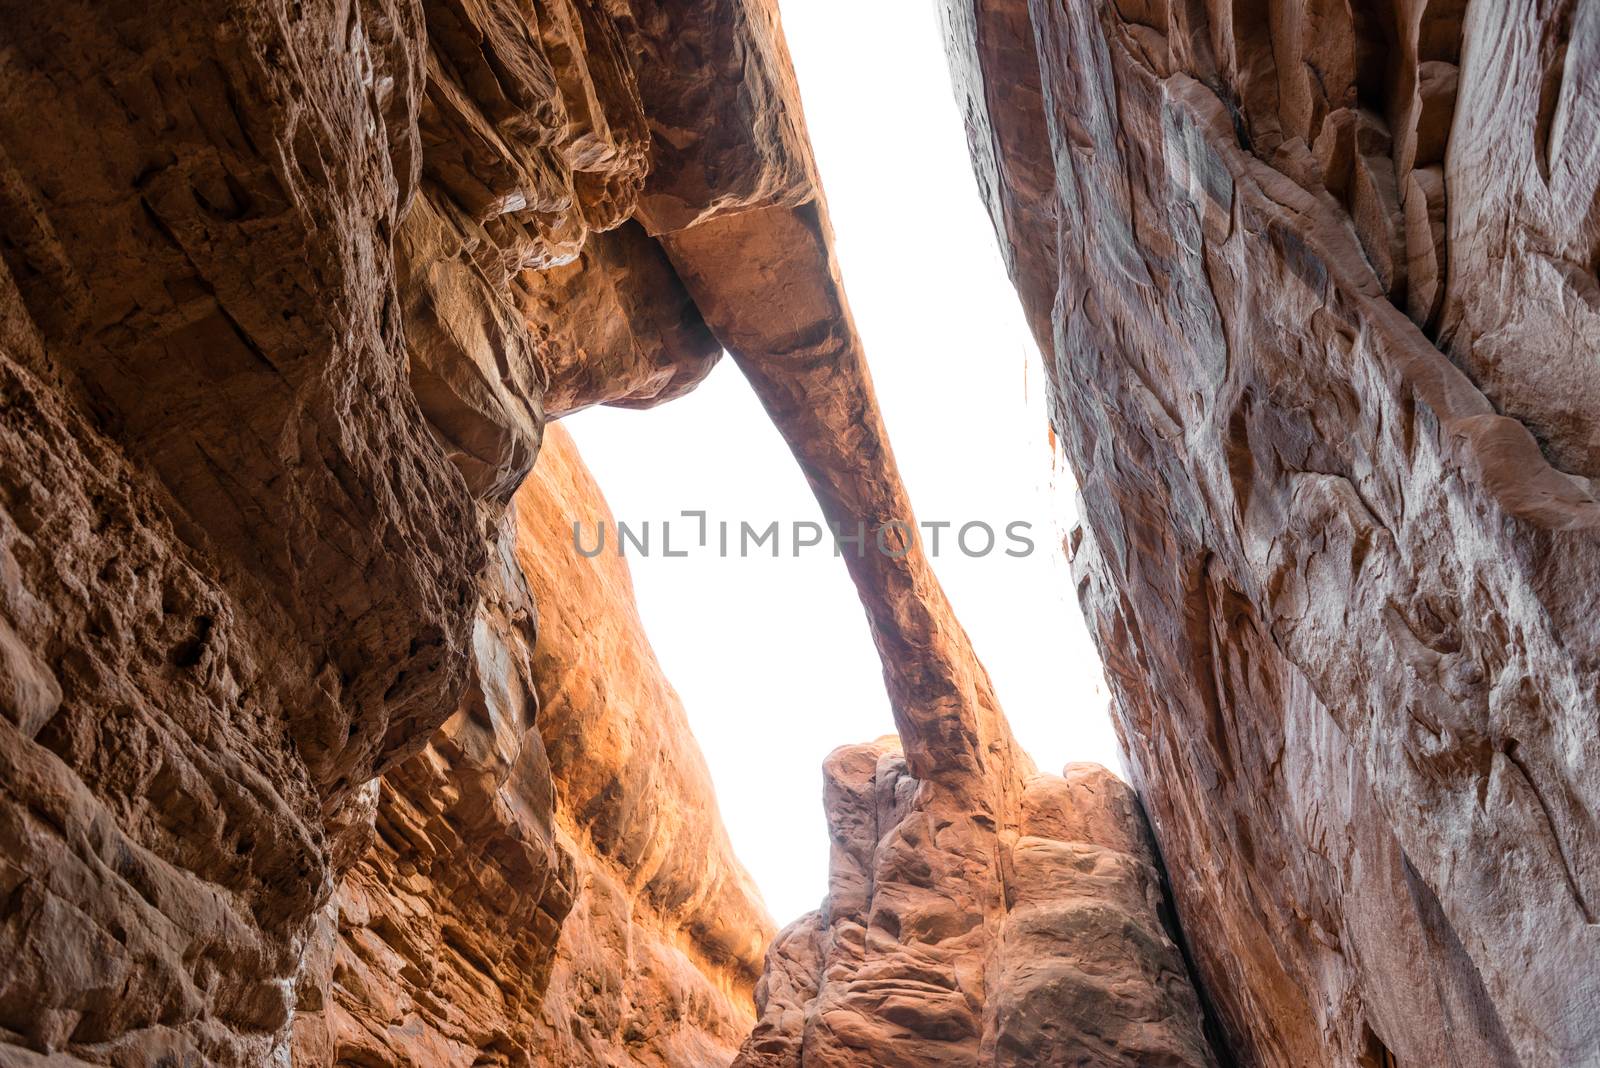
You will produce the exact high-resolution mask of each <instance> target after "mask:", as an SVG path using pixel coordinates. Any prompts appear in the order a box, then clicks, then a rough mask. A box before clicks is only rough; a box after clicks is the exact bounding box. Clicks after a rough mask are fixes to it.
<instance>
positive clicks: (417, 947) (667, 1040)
mask: <svg viewBox="0 0 1600 1068" xmlns="http://www.w3.org/2000/svg"><path fill="white" fill-rule="evenodd" d="M510 522H512V523H513V524H514V527H515V531H514V535H515V536H514V538H512V539H508V540H507V544H511V545H514V551H513V552H512V553H511V555H510V557H509V558H507V559H505V560H504V561H502V562H501V566H500V567H499V568H497V569H491V571H490V573H489V575H488V576H487V577H486V579H485V584H486V587H487V588H486V595H485V597H484V599H483V608H482V609H480V615H479V620H478V625H477V628H476V631H475V646H476V649H475V651H476V660H475V666H476V673H475V679H476V685H475V686H474V687H473V688H472V689H471V690H469V697H468V700H467V702H466V703H465V705H464V706H463V708H462V710H461V711H460V712H458V713H457V714H456V715H455V716H453V717H452V718H451V719H450V721H449V722H448V723H446V725H445V727H444V729H443V730H442V731H440V732H439V734H437V735H436V736H435V737H434V738H433V740H432V742H430V744H429V745H428V747H427V748H426V749H425V750H423V752H422V753H421V754H420V755H418V756H416V757H413V758H411V759H410V760H409V761H407V762H406V763H404V764H402V765H401V766H400V767H398V768H396V769H395V770H393V771H391V772H389V773H388V774H387V775H386V776H384V778H383V779H382V780H381V784H380V786H379V789H378V791H377V795H376V836H375V841H374V842H373V844H372V845H371V846H370V847H369V848H368V849H367V850H366V851H365V853H364V854H363V855H362V857H361V859H360V860H359V861H358V862H357V863H356V864H355V866H354V867H353V869H352V870H351V871H350V873H349V874H348V875H347V876H346V877H345V879H344V881H343V882H342V883H341V884H340V886H339V889H338V892H337V894H336V895H335V897H334V900H333V901H332V902H331V903H330V905H329V909H328V916H327V922H328V923H329V924H331V925H333V926H334V927H335V928H336V931H337V939H336V941H333V942H330V943H329V946H330V949H331V953H330V954H329V955H328V958H327V960H326V962H325V963H324V964H323V966H322V971H321V973H320V974H318V973H315V972H313V974H312V975H311V977H310V981H309V982H304V981H303V984H302V986H303V989H304V990H306V991H308V992H309V993H310V996H311V997H312V998H313V999H316V1001H315V1003H313V1004H303V1005H302V1009H303V1010H305V1011H302V1013H301V1014H300V1016H299V1018H298V1020H297V1023H296V1047H295V1063H296V1064H297V1065H315V1064H328V1065H336V1064H361V1065H406V1064H413V1063H416V1064H427V1065H429V1066H438V1068H449V1066H453V1065H461V1066H466V1068H470V1066H473V1065H493V1064H500V1065H529V1064H548V1065H583V1064H596V1065H601V1064H603V1065H608V1066H617V1068H622V1066H632V1065H640V1066H645V1065H649V1066H656V1065H660V1066H681V1068H700V1066H704V1065H710V1064H719V1063H720V1064H726V1063H727V1062H728V1061H729V1060H731V1059H732V1056H733V1051H734V1049H735V1048H736V1047H737V1045H738V1043H739V1042H740V1041H741V1040H742V1039H743V1037H744V1036H745V1034H747V1033H748V1032H749V1030H750V1027H751V1025H752V1023H753V1020H754V1017H753V1016H752V1014H751V1004H752V1002H751V996H752V990H753V987H754V985H755V982H756V978H757V976H758V974H759V971H760V962H761V953H762V950H763V948H764V947H765V945H766V942H767V941H768V939H769V938H770V937H771V933H772V928H771V923H770V921H769V920H768V919H767V917H766V913H765V911H764V909H763V907H762V905H761V902H760V897H759V896H758V895H757V894H756V892H755V890H754V888H753V887H752V885H751V883H750V881H749V878H748V876H746V875H745V873H744V871H743V869H742V868H741V867H740V866H739V865H738V863H737V861H735V860H734V859H733V856H732V852H731V849H730V847H729V845H728V841H727V836H726V834H725V833H724V832H723V830H722V826H721V823H720V822H719V820H718V819H717V816H716V807H715V799H714V797H713V794H712V789H711V783H710V779H709V776H708V774H707V772H706V768H705V764H704V761H703V760H702V759H701V757H700V753H699V750H698V749H697V748H695V746H694V742H693V739H692V737H691V735H690V733H689V728H688V724H687V723H686V721H685V719H684V716H683V711H682V708H681V706H680V705H679V703H678V699H677V696H676V695H675V694H674V693H673V691H672V688H671V687H670V686H669V685H668V684H667V682H666V680H665V679H664V678H663V677H662V675H661V671H660V668H659V667H658V666H657V664H656V662H655V657H654V654H653V653H652V652H651V650H650V646H649V643H648V642H647V641H646V639H645V637H644V632H643V626H642V624H641V623H640V620H639V617H638V614H637V611H636V610H635V608H634V605H633V594H632V587H631V584H630V582H629V579H628V573H627V566H626V563H625V562H624V561H623V560H622V558H621V557H619V556H617V555H615V554H611V553H605V554H601V555H600V556H597V557H595V558H593V559H586V558H584V557H583V556H582V555H580V554H579V553H578V551H577V550H576V548H575V547H574V545H573V541H572V526H571V524H572V523H573V522H582V523H583V524H584V525H585V526H586V528H588V529H594V525H595V524H598V523H601V522H605V523H608V524H609V523H610V522H611V516H610V514H609V512H608V511H607V510H606V507H605V502H604V500H603V499H602V498H601V496H600V493H599V490H598V488H597V487H596V486H595V485H594V483H593V481H592V480H591V479H590V477H589V475H588V473H587V471H586V470H585V469H584V467H583V464H582V461H581V460H580V459H579V458H578V456H577V452H576V450H575V448H574V446H573V444H572V440H571V438H570V437H569V436H567V434H566V433H565V432H564V431H561V430H560V429H559V428H558V427H552V428H550V431H549V433H548V435H547V437H546V439H545V444H544V448H543V450H542V451H541V453H540V459H539V463H538V465H537V466H536V467H535V468H534V472H533V475H532V476H531V477H530V478H529V479H528V481H527V482H526V483H525V484H524V485H523V487H522V489H521V490H520V491H519V492H518V494H517V496H516V498H515V501H514V506H513V509H512V517H511V520H510ZM523 576H525V577H526V586H525V587H524V584H523V581H522V579H523ZM517 590H525V591H526V592H525V593H524V594H523V596H521V597H520V598H519V597H517V596H516V594H515V593H514V592H511V591H517ZM526 593H531V594H532V596H533V599H534V601H536V602H537V604H538V606H539V609H538V641H537V643H535V642H533V641H532V636H533V622H534V618H533V613H532V610H531V604H530V602H529V601H528V600H527V598H526ZM536 711H537V714H535V713H536ZM558 934H559V939H558V937H557V936H558ZM329 979H331V987H330V986H329V982H328V980H329Z"/></svg>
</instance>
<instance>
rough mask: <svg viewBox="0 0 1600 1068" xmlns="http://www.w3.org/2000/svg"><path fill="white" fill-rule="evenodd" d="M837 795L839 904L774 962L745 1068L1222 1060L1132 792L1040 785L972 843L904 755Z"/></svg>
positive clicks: (843, 783) (1095, 784)
mask: <svg viewBox="0 0 1600 1068" xmlns="http://www.w3.org/2000/svg"><path fill="white" fill-rule="evenodd" d="M824 778H825V782H826V787H825V795H824V796H825V802H824V804H825V807H826V810H827V816H828V828H829V831H830V835H831V837H832V839H833V853H832V858H831V862H830V871H829V882H828V896H827V900H826V901H825V902H824V904H823V907H822V909H821V911H819V912H815V913H812V914H810V915H807V916H805V917H803V918H802V919H800V920H798V921H796V922H795V923H794V924H792V925H791V926H790V927H788V928H787V929H786V930H785V931H784V932H783V933H782V934H781V935H779V936H778V940H777V942H775V943H774V945H773V948H772V950H771V951H770V952H769V954H768V957H767V972H766V975H765V976H764V977H763V978H762V981H761V986H760V987H759V988H758V990H757V999H758V1001H759V1003H760V1006H761V1011H762V1017H761V1023H760V1024H759V1025H758V1026H757V1028H756V1030H755V1032H754V1033H753V1034H752V1035H751V1037H750V1040H749V1041H748V1042H746V1043H745V1046H744V1049H743V1050H742V1051H741V1053H740V1056H739V1059H738V1060H737V1061H735V1062H734V1063H735V1065H737V1066H739V1068H802V1066H807V1068H812V1066H814V1068H823V1066H830V1065H839V1066H843V1065H859V1066H866V1065H873V1066H882V1068H933V1066H940V1065H950V1066H968V1065H970V1066H977V1065H985V1066H988V1065H1006V1066H1017V1068H1021V1066H1033V1065H1063V1066H1065V1065H1090V1064H1092V1065H1105V1066H1113V1065H1126V1066H1128V1068H1135V1066H1143V1065H1152V1064H1166V1065H1173V1066H1174V1068H1180V1066H1181V1068H1201V1066H1210V1065H1214V1064H1215V1063H1216V1062H1215V1060H1214V1059H1213V1056H1212V1054H1211V1051H1210V1049H1209V1048H1208V1046H1207V1044H1206V1039H1205V1036H1204V1033H1203V1030H1202V1025H1201V1013H1200V1006H1199V1004H1198V1001H1197V999H1196V996H1195V993H1194V988H1193V987H1192V986H1190V984H1189V978H1188V974H1187V972H1186V970H1185V965H1184V961H1183V958H1182V955H1181V954H1180V952H1179V951H1178V948H1177V947H1176V946H1175V945H1174V944H1173V942H1172V940H1171V939H1170V938H1169V937H1168V934H1167V931H1166V929H1165V927H1164V926H1163V919H1162V916H1163V911H1164V908H1165V902H1164V898H1163V894H1162V889H1161V880H1160V877H1159V875H1158V873H1157V870H1156V867H1155V863H1154V855H1153V853H1152V851H1151V847H1150V844H1149V840H1148V835H1147V831H1146V828H1145V824H1144V817H1143V815H1142V814H1141V813H1140V811H1139V804H1138V801H1137V799H1136V798H1135V797H1134V795H1133V791H1132V790H1131V789H1130V788H1129V787H1128V786H1127V785H1126V784H1124V783H1122V782H1121V781H1119V780H1118V779H1116V778H1115V777H1114V776H1112V775H1111V774H1110V773H1108V772H1106V771H1105V770H1104V769H1102V768H1099V767H1094V766H1091V765H1073V766H1071V767H1068V768H1067V769H1066V772H1065V777H1062V776H1056V775H1031V776H1029V777H1028V779H1027V780H1026V782H1025V783H1024V787H1023V793H1022V800H1021V806H1020V810H1019V812H1018V819H1017V822H1016V823H1014V824H1010V825H1001V826H993V825H991V826H984V825H983V824H982V823H977V824H967V825H964V826H963V825H958V824H957V825H953V824H951V823H950V822H948V821H946V820H944V819H940V818H938V816H937V814H936V811H937V810H936V809H935V808H934V805H935V804H937V801H938V796H937V794H936V793H935V792H933V791H931V790H928V789H926V788H925V784H923V783H920V782H918V781H917V780H916V779H914V778H912V777H911V775H910V773H909V769H908V767H907V763H906V759H905V757H904V755H903V754H902V753H901V751H900V746H899V744H898V742H897V741H895V740H893V739H890V740H887V741H883V742H878V743H875V744H872V745H862V746H849V747H846V748H843V749H839V750H836V751H835V752H834V753H833V754H832V755H831V756H830V757H829V758H828V761H827V764H826V765H825V767H824ZM985 839H987V840H985ZM935 842H938V843H939V844H938V845H937V846H935V845H934V843H935ZM945 850H949V851H952V852H957V853H960V854H962V855H964V856H965V857H966V859H967V863H966V865H965V866H964V867H962V868H960V869H957V870H948V869H947V870H930V868H929V865H928V864H927V863H926V862H925V861H924V860H923V856H924V854H927V853H935V854H937V853H939V852H942V851H945ZM996 855H998V857H999V859H1000V866H999V867H995V866H993V865H992V863H991V859H990V858H991V857H992V856H996Z"/></svg>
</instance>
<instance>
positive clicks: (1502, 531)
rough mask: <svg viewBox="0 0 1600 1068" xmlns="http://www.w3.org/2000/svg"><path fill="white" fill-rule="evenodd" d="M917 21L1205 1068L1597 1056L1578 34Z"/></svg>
mask: <svg viewBox="0 0 1600 1068" xmlns="http://www.w3.org/2000/svg"><path fill="white" fill-rule="evenodd" d="M942 6H943V10H944V17H945V29H946V37H947V43H948V50H949V55H950V59H951V67H952V71H953V74H954V78H955V83H956V90H957V99H958V102H959V103H960V104H961V106H962V108H963V111H964V114H965V118H966V122H967V126H968V132H969V135H970V140H971V145H972V150H973V158H974V163H975V169H976V172H977V175H978V179H979V184H980V186H981V188H982V190H983V193H984V196H985V198H986V200H987V202H988V205H989V208H990V212H991V216H992V218H993V219H994V222H995V226H996V230H997V233H998V235H999V237H1000V242H1001V246H1002V249H1003V250H1004V252H1005V254H1006V259H1007V263H1008V266H1009V267H1010V269H1011V271H1012V273H1013V277H1014V278H1015V280H1016V282H1017V288H1018V291H1019V293H1020V295H1021V297H1022V300H1023V304H1024V308H1025V310H1026V312H1027V314H1028V318H1029V321H1030V323H1031V324H1032V325H1033V328H1034V331H1035V333H1036V335H1037V336H1038V339H1039V341H1040V344H1041V347H1042V348H1043V349H1044V351H1045V353H1046V364H1047V368H1048V371H1049V375H1050V379H1051V383H1052V411H1051V417H1052V422H1053V424H1054V427H1055V429H1056V432H1057V434H1058V435H1059V437H1060V440H1061V442H1062V443H1063V447H1064V449H1065V451H1066V453H1067V456H1068V458H1069V460H1070V461H1071V464H1072V467H1073V469H1074V471H1075V472H1076V475H1077V478H1078V481H1079V484H1080V488H1081V502H1082V520H1083V522H1082V526H1081V528H1080V529H1079V531H1078V532H1076V533H1075V534H1074V536H1073V539H1072V551H1073V554H1074V567H1075V571H1076V574H1077V577H1078V582H1079V587H1078V592H1079V596H1080V599H1081V600H1082V603H1083V606H1084V610H1085V613H1086V615H1087V616H1088V619H1089V621H1090V624H1091V629H1092V630H1093V631H1094V632H1095V633H1096V634H1097V636H1098V640H1099V644H1100V648H1101V651H1102V654H1103V656H1104V658H1105V661H1106V666H1107V671H1108V677H1109V680H1110V682H1111V685H1112V688H1113V690H1114V693H1115V701H1114V712H1115V716H1116V719H1117V722H1118V727H1119V730H1120V733H1121V737H1122V740H1123V744H1124V747H1125V749H1126V752H1127V755H1128V759H1129V763H1130V767H1131V769H1132V772H1133V774H1134V778H1135V785H1136V786H1137V788H1138V790H1139V792H1140V795H1141V796H1142V797H1143V799H1144V800H1145V803H1146V806H1147V809H1148V811H1149V815H1150V818H1151V821H1152V824H1153V827H1154V830H1155V833H1156V837H1157V839H1158V840H1159V842H1160V846H1161V851H1162V853H1163V855H1164V857H1165V860H1166V863H1167V867H1168V870H1169V872H1170V874H1171V880H1172V884H1173V889H1174V893H1175V897H1176V902H1177V907H1178V912H1179V915H1180V917H1181V920H1182V923H1183V926H1184V929H1185V933H1186V935H1187V937H1188V942H1189V944H1190V945H1191V946H1192V947H1193V950H1194V954H1195V957H1196V961H1197V966H1198V971H1199V975H1200V978H1201V979H1202V981H1203V985H1204V987H1205V988H1206V990H1207V992H1208V993H1209V995H1210V997H1211V1000H1212V1001H1213V1002H1214V1003H1215V1005H1216V1008H1217V1011H1218V1015H1219V1018H1220V1021H1221V1023H1222V1025H1223V1028H1224V1030H1225V1031H1226V1034H1227V1036H1228V1044H1229V1045H1230V1046H1231V1047H1232V1049H1233V1050H1234V1051H1235V1052H1236V1053H1237V1056H1238V1059H1239V1062H1240V1063H1241V1064H1243V1065H1249V1066H1263V1068H1268V1066H1271V1068H1307V1066H1318V1065H1328V1066H1330V1068H1331V1066H1340V1068H1343V1066H1349V1065H1362V1066H1376V1068H1384V1066H1389V1065H1400V1066H1412V1065H1415V1066H1431V1065H1439V1064H1452V1065H1462V1066H1466V1065H1472V1066H1479V1065H1481V1066H1485V1068H1487V1066H1496V1068H1505V1066H1509V1065H1518V1066H1521V1068H1557V1066H1560V1068H1568V1066H1573V1065H1581V1064H1591V1063H1597V1062H1600V1014H1597V1013H1596V1011H1595V1010H1596V1008H1597V1007H1600V926H1597V925H1596V913H1595V909H1596V907H1597V906H1596V901H1597V900H1600V897H1597V895H1600V866H1597V865H1600V861H1597V859H1596V858H1597V857H1600V851H1597V846H1600V826H1597V824H1596V822H1595V813H1596V811H1597V810H1600V804H1597V802H1600V728H1597V725H1600V720H1597V717H1596V711H1597V708H1600V657H1597V653H1600V630H1597V629H1596V625H1595V620H1596V618H1597V614H1596V603H1595V601H1596V597H1597V596H1600V585H1597V584H1596V582H1595V581H1594V577H1595V575H1596V574H1597V573H1600V570H1597V569H1600V539H1597V534H1596V532H1597V530H1600V501H1597V499H1596V484H1595V482H1594V481H1593V479H1594V477H1595V476H1596V475H1597V474H1600V468H1597V466H1596V459H1595V458H1596V455H1597V453H1596V449H1597V448H1600V437H1597V435H1596V428H1595V415H1594V413H1595V411H1596V408H1595V405H1594V404H1593V403H1592V394H1593V393H1594V391H1595V390H1596V388H1600V374H1597V373H1596V364H1595V351H1596V341H1597V340H1600V336H1597V330H1600V301H1597V300H1596V294H1597V293H1600V289H1597V283H1596V278H1595V266H1596V253H1597V250H1600V245H1597V240H1600V198H1597V193H1600V169H1597V167H1596V165H1595V163H1596V155H1595V154H1596V146H1597V145H1600V126H1597V124H1596V120H1597V115H1600V111H1597V103H1600V96H1597V93H1600V89H1597V85H1600V83H1597V81H1596V78H1595V71H1596V69H1597V64H1600V53H1597V51H1596V49H1597V48H1600V37H1597V36H1596V30H1597V28H1600V22H1597V10H1600V9H1597V8H1596V6H1595V5H1593V4H1586V3H1578V4H1570V3H1527V4H1498V3H1489V2H1472V3H1466V2H1463V0H1395V2H1393V3H1388V2H1386V3H1379V4H1354V3H1352V4H1348V5H1347V4H1345V3H1343V2H1334V3H1320V2H1302V0H1267V2H1261V3H1253V4H1235V3H1222V2H1209V0H1208V2H1199V3H1169V2H1167V0H1067V2H1065V3H1047V2H1042V0H1035V2H1028V0H946V2H945V3H944V4H943V5H942Z"/></svg>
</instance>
